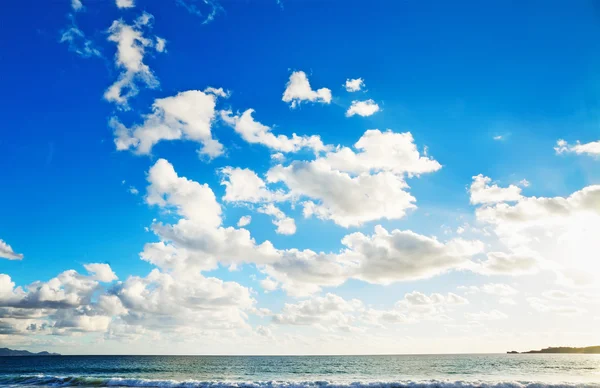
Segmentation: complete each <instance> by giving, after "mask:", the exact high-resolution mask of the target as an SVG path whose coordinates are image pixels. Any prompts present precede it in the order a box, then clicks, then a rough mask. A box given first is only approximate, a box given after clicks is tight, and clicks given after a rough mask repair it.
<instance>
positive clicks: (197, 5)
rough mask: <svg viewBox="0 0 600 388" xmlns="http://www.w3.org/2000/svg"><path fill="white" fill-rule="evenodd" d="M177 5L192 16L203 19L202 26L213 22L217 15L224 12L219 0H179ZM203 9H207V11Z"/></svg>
mask: <svg viewBox="0 0 600 388" xmlns="http://www.w3.org/2000/svg"><path fill="white" fill-rule="evenodd" d="M177 5H178V6H181V7H183V8H185V9H186V10H187V11H188V12H189V13H190V14H192V15H196V16H198V17H201V18H203V19H204V20H203V21H202V24H208V23H210V22H212V21H213V20H214V19H215V17H216V16H217V14H218V13H219V12H221V11H223V7H221V5H220V4H219V1H218V0H203V1H195V0H178V1H177ZM203 8H206V10H207V11H205V10H204V9H203Z"/></svg>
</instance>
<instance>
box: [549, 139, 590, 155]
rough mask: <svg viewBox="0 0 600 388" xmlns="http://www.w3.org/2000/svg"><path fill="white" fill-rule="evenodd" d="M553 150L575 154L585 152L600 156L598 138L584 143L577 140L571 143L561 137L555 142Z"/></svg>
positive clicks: (558, 152) (559, 152)
mask: <svg viewBox="0 0 600 388" xmlns="http://www.w3.org/2000/svg"><path fill="white" fill-rule="evenodd" d="M554 151H556V153H557V154H563V153H575V154H577V155H581V154H587V155H590V156H600V140H599V141H593V142H590V143H584V144H581V143H580V142H579V141H578V142H577V143H575V144H573V145H571V144H569V143H567V142H566V141H565V140H562V139H561V140H558V141H557V142H556V147H554Z"/></svg>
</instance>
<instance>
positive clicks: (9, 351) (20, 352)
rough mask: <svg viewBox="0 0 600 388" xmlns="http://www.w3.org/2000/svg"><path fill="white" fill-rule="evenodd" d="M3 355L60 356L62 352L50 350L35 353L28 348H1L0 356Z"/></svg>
mask: <svg viewBox="0 0 600 388" xmlns="http://www.w3.org/2000/svg"><path fill="white" fill-rule="evenodd" d="M2 356H17V357H19V356H21V357H23V356H25V357H26V356H60V354H58V353H50V352H39V353H33V352H30V351H28V350H13V349H9V348H0V357H2Z"/></svg>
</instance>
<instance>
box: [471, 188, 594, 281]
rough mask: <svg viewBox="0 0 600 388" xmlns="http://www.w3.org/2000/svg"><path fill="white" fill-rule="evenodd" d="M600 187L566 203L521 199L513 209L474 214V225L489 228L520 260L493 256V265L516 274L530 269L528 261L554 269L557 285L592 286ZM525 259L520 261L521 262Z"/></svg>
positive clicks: (495, 207)
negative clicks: (509, 269) (534, 261)
mask: <svg viewBox="0 0 600 388" xmlns="http://www.w3.org/2000/svg"><path fill="white" fill-rule="evenodd" d="M599 209H600V186H588V187H585V188H583V189H582V190H579V191H576V192H574V193H573V194H571V195H570V196H568V197H553V198H544V197H522V198H521V199H519V200H518V201H517V202H516V203H515V204H508V203H497V204H494V205H489V206H484V207H481V208H478V209H477V210H476V217H477V219H478V221H479V222H481V223H483V224H484V225H487V226H489V227H491V230H492V231H493V232H494V233H495V234H496V236H497V237H498V238H499V240H500V242H501V243H503V244H504V245H505V246H507V247H508V248H509V249H510V251H511V252H515V254H516V255H521V259H519V260H518V261H517V260H512V259H507V258H506V257H501V256H497V255H496V257H495V258H494V257H492V259H494V260H495V262H493V265H494V266H495V267H496V269H499V268H500V269H503V270H506V268H507V266H508V267H510V266H518V267H520V270H519V271H520V272H523V271H529V270H532V269H533V266H534V265H533V259H532V258H538V260H537V261H538V262H540V263H539V264H540V265H542V266H544V267H546V268H549V269H554V270H555V271H556V272H557V273H558V274H559V276H560V277H559V280H561V281H563V282H565V283H569V284H572V285H586V284H593V282H594V277H595V276H596V275H595V271H590V268H595V267H594V265H595V264H594V263H595V261H596V256H595V252H598V251H600V245H599V244H600V243H599V242H598V239H597V238H595V235H596V231H597V230H599V229H600V211H599ZM522 255H525V256H522Z"/></svg>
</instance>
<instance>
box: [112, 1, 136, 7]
mask: <svg viewBox="0 0 600 388" xmlns="http://www.w3.org/2000/svg"><path fill="white" fill-rule="evenodd" d="M116 4H117V7H118V8H133V7H134V6H135V4H134V2H133V0H116Z"/></svg>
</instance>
